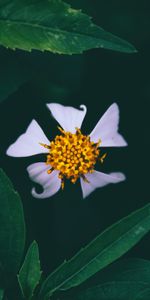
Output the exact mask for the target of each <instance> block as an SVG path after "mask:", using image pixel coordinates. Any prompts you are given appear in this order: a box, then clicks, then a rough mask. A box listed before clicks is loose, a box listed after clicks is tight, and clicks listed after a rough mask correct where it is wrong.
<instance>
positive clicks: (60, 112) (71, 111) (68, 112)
mask: <svg viewBox="0 0 150 300" xmlns="http://www.w3.org/2000/svg"><path fill="white" fill-rule="evenodd" d="M46 105H47V107H48V109H49V110H50V111H51V113H52V115H53V117H54V118H55V119H56V121H57V122H58V123H59V124H60V126H61V127H62V128H63V129H64V130H65V131H70V132H71V133H75V132H76V129H75V128H76V127H77V128H81V125H82V122H83V120H84V117H85V115H86V111H87V108H86V106H85V105H80V108H81V109H82V110H79V109H76V108H74V107H71V106H64V105H61V104H57V103H48V104H46Z"/></svg>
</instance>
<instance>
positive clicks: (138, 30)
mask: <svg viewBox="0 0 150 300" xmlns="http://www.w3.org/2000/svg"><path fill="white" fill-rule="evenodd" d="M68 2H69V1H68ZM70 3H72V6H73V7H76V8H82V9H83V11H84V12H86V13H88V14H89V15H91V16H92V17H93V19H94V22H95V23H96V24H98V25H100V26H102V27H103V28H104V29H106V30H108V31H110V32H112V33H114V34H116V35H118V36H120V37H122V38H124V39H126V40H128V41H129V42H131V43H133V44H134V45H135V46H136V48H137V49H138V53H137V54H133V55H129V54H121V53H117V52H112V51H106V50H101V49H96V50H90V51H87V52H85V53H84V54H83V55H73V56H63V55H60V56H59V55H54V54H51V53H48V52H46V53H40V52H38V51H32V52H31V53H26V52H23V51H15V52H13V51H10V50H6V49H4V48H2V47H1V49H0V62H1V75H0V80H1V84H2V87H1V89H4V90H7V83H6V82H7V78H8V80H9V81H10V79H9V78H10V74H11V76H12V78H14V77H15V76H16V72H17V76H16V78H18V77H19V72H20V74H22V70H23V73H24V76H25V79H27V78H28V80H27V81H26V82H25V83H24V84H23V85H22V86H21V87H20V88H19V89H18V90H16V92H15V93H14V94H12V95H10V96H9V97H8V98H7V99H6V100H5V101H4V102H3V103H2V104H1V108H0V142H1V143H0V144H1V150H0V151H1V157H0V159H1V166H2V167H3V169H4V170H5V171H6V173H7V175H8V176H9V177H10V178H11V180H12V182H13V184H14V186H15V188H16V189H17V190H18V191H19V193H20V195H21V197H22V201H23V205H24V212H25V220H26V224H27V246H28V245H29V243H30V242H31V241H32V240H33V239H36V241H37V242H38V244H39V249H40V257H41V261H42V268H43V270H44V271H45V272H50V271H52V270H53V269H54V268H55V267H56V266H58V265H59V264H60V263H61V262H62V261H63V260H64V259H65V258H69V257H71V256H72V255H73V254H75V253H76V252H77V251H78V250H79V249H80V248H81V247H82V246H84V245H86V244H87V243H88V242H89V241H90V240H91V239H92V238H94V237H95V236H96V235H97V234H98V233H100V232H101V231H102V230H103V229H105V228H106V227H107V226H109V225H110V224H112V223H113V222H115V221H116V220H118V219H120V218H122V217H123V216H126V215H127V214H128V213H130V212H131V211H133V210H135V209H137V208H140V207H141V206H142V205H144V204H145V203H147V202H148V201H149V178H148V177H149V166H148V160H149V151H148V150H149V149H148V146H149V99H150V58H149V56H150V4H149V1H131V0H130V1H129V0H128V1H119V0H118V1H106V0H105V1H101V0H97V1H96V0H95V1H94V0H91V1H90V0H85V1H83V0H82V1H81V0H80V1H79V0H78V1H77V0H72V1H70ZM10 62H11V63H10ZM12 62H13V63H12ZM16 63H17V65H18V67H17V68H16ZM6 68H7V69H6ZM21 76H22V75H21ZM16 80H17V79H16ZM47 102H58V103H61V104H64V105H72V106H75V107H78V106H79V105H80V104H85V105H87V108H88V113H87V115H86V118H85V121H84V124H83V132H84V133H89V132H90V131H91V130H92V129H93V127H94V126H95V124H96V123H97V121H98V120H99V118H100V117H101V116H102V114H103V113H104V112H105V110H106V109H107V108H108V107H109V105H111V104H112V103H113V102H117V103H118V105H119V107H120V112H121V120H120V132H121V133H122V134H123V135H124V137H125V138H126V140H127V141H128V143H129V146H128V147H127V148H118V149H117V148H116V149H115V148H114V149H112V148H109V149H107V153H108V157H107V159H106V160H105V163H104V164H103V166H99V170H102V171H103V172H106V173H107V172H108V173H109V172H111V171H122V172H124V173H125V174H126V176H127V180H126V181H125V182H124V183H120V184H117V185H109V186H107V187H104V188H102V189H98V190H96V191H95V192H94V193H92V194H91V195H90V196H89V197H88V198H87V199H85V200H83V199H82V195H81V189H80V185H79V182H78V183H77V184H76V185H72V184H70V183H69V182H67V183H66V186H65V190H64V191H63V192H62V191H59V192H58V193H57V194H56V195H55V196H53V197H52V198H50V199H43V200H42V199H34V198H32V196H31V194H30V190H31V187H32V186H33V183H32V182H31V181H30V180H29V178H28V176H27V172H26V167H27V166H28V165H29V164H31V163H33V162H38V161H43V160H44V157H43V156H34V157H29V158H11V157H7V156H6V155H5V151H6V149H7V147H8V146H9V145H10V144H11V143H12V142H14V140H15V139H16V138H17V137H18V136H19V135H20V134H21V133H23V132H24V131H25V130H26V128H27V126H28V124H29V123H30V121H31V120H32V119H33V118H35V119H36V120H37V121H38V122H39V124H40V125H41V127H42V128H43V130H44V131H45V133H46V134H47V136H48V137H49V138H50V139H52V138H54V137H55V135H56V134H57V132H58V131H57V123H56V122H55V120H54V119H52V118H51V116H50V113H49V111H48V110H47V108H46V106H45V103H47ZM39 190H40V188H39ZM126 256H128V257H143V258H147V259H150V235H147V236H146V237H145V238H144V239H143V240H142V241H141V242H140V243H139V244H138V245H137V246H136V247H134V249H132V250H131V251H130V252H129V253H128V254H127V255H126Z"/></svg>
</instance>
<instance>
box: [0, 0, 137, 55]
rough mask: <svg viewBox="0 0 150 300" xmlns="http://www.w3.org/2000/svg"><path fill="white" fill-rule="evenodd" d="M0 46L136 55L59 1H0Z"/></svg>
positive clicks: (56, 51) (61, 51)
mask: <svg viewBox="0 0 150 300" xmlns="http://www.w3.org/2000/svg"><path fill="white" fill-rule="evenodd" d="M0 44H1V45H3V46H5V47H9V48H11V49H15V48H19V49H22V50H27V51H31V50H32V49H37V50H41V51H44V50H47V51H52V52H54V53H59V54H73V53H82V52H83V51H84V50H88V49H91V48H106V49H111V50H115V51H121V52H126V53H133V52H136V50H135V48H134V47H133V46H132V45H131V44H129V43H128V42H126V41H124V40H123V39H120V38H118V37H116V36H114V35H112V34H111V33H108V32H106V31H104V30H103V29H102V28H100V27H98V26H96V25H94V24H93V23H92V21H91V18H90V17H89V16H87V15H85V14H83V13H82V12H81V11H80V10H76V9H72V8H71V7H70V5H68V4H66V3H64V2H62V1H61V0H22V1H20V0H14V1H11V0H1V2H0Z"/></svg>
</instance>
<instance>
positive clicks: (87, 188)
mask: <svg viewBox="0 0 150 300" xmlns="http://www.w3.org/2000/svg"><path fill="white" fill-rule="evenodd" d="M86 179H87V180H88V181H89V183H88V182H85V181H84V180H83V179H82V178H81V179H80V180H81V188H82V193H83V198H86V197H87V196H88V195H90V194H91V193H92V192H93V191H94V190H95V189H97V188H100V187H103V186H105V185H107V184H109V183H118V182H121V181H124V180H125V179H126V178H125V175H124V174H123V173H120V172H113V173H110V174H105V173H102V172H98V171H94V172H93V173H87V174H86Z"/></svg>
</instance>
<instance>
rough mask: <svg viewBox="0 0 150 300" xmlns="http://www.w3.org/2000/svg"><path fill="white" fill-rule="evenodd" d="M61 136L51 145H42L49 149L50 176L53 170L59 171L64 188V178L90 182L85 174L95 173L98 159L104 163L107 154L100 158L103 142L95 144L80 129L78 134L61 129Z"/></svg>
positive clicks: (72, 180) (77, 130)
mask: <svg viewBox="0 0 150 300" xmlns="http://www.w3.org/2000/svg"><path fill="white" fill-rule="evenodd" d="M58 128H59V130H60V131H61V133H62V134H61V135H57V136H56V137H55V139H54V140H53V141H52V142H51V143H50V145H45V144H42V143H40V144H41V145H42V146H44V147H45V148H48V149H49V154H48V155H47V161H46V164H47V165H50V167H51V168H50V169H49V170H48V171H47V172H48V174H50V173H51V172H52V171H53V170H58V171H59V178H60V179H61V182H62V188H64V178H65V177H66V178H67V179H70V180H71V182H72V183H75V182H76V181H77V179H78V178H79V177H82V178H83V180H84V181H86V182H88V180H87V179H86V176H85V174H87V173H89V172H90V173H92V172H93V171H94V165H95V164H96V161H97V159H98V158H99V160H100V161H101V162H103V159H104V158H105V156H106V154H104V155H103V156H102V157H99V154H100V149H98V147H99V145H100V143H101V141H99V142H98V143H94V142H92V141H90V137H89V136H86V135H83V134H82V133H81V131H80V129H78V128H77V129H76V133H71V132H66V131H64V130H63V129H61V128H60V127H58Z"/></svg>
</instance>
